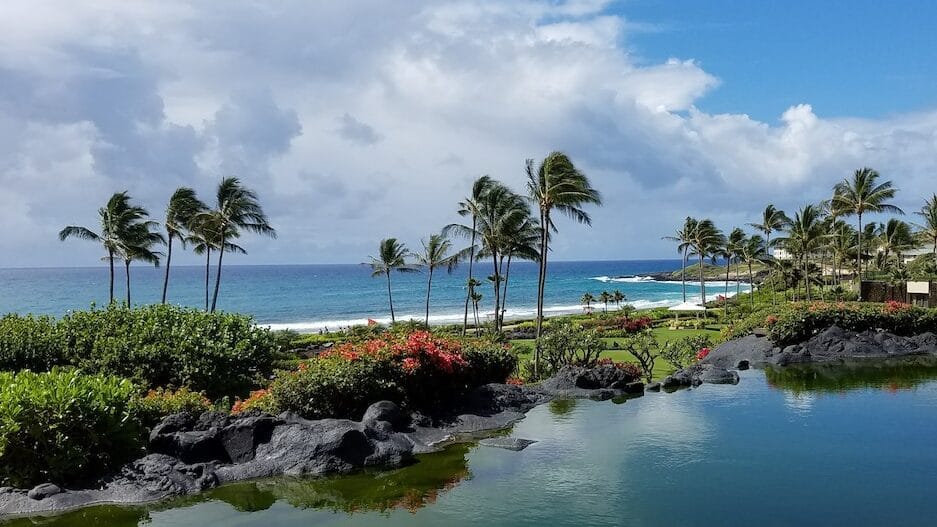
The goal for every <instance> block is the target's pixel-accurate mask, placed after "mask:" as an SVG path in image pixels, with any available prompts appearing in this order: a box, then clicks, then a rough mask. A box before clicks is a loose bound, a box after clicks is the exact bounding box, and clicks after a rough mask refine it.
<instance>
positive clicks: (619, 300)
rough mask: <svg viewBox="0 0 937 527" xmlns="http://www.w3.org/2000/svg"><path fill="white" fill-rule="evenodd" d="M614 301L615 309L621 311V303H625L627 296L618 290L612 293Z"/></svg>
mask: <svg viewBox="0 0 937 527" xmlns="http://www.w3.org/2000/svg"><path fill="white" fill-rule="evenodd" d="M612 300H614V301H615V307H616V308H617V309H621V303H622V302H624V301H625V294H624V293H622V292H621V291H619V290H618V289H616V290H614V291H612Z"/></svg>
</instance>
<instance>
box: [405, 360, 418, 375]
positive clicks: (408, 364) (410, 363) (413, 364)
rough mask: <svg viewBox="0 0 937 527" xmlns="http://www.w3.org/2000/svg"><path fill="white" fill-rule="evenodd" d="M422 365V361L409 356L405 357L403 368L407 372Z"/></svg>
mask: <svg viewBox="0 0 937 527" xmlns="http://www.w3.org/2000/svg"><path fill="white" fill-rule="evenodd" d="M419 367H420V361H418V360H416V359H414V358H413V357H407V358H405V359H403V369H404V371H407V372H412V371H415V370H416V369H417V368H419Z"/></svg>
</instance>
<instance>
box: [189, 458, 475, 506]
mask: <svg viewBox="0 0 937 527" xmlns="http://www.w3.org/2000/svg"><path fill="white" fill-rule="evenodd" d="M470 448H471V445H468V444H456V445H452V446H450V447H449V448H447V449H445V450H444V451H442V452H436V453H432V454H426V455H422V456H419V457H418V461H417V462H416V463H414V464H413V465H410V466H407V467H404V468H401V469H397V470H391V471H372V470H368V471H362V472H358V473H355V474H351V475H348V476H341V477H334V478H321V479H298V478H277V479H271V480H262V481H256V482H250V483H235V484H232V485H226V486H224V487H220V488H218V489H216V490H213V491H211V492H209V493H208V494H207V495H206V497H207V498H208V499H217V500H221V501H225V502H227V503H229V504H231V505H232V506H233V507H234V508H236V509H238V510H251V511H255V510H263V509H266V508H269V507H270V506H271V505H273V503H274V501H276V500H283V501H286V502H287V503H289V504H290V505H292V506H294V507H297V508H311V509H328V510H333V511H340V512H369V511H381V512H384V511H389V510H393V509H399V508H402V509H407V510H410V511H416V510H417V509H420V508H421V507H424V506H425V505H428V504H430V503H433V502H435V501H436V499H437V498H438V496H439V495H440V494H441V493H443V492H445V491H446V490H449V489H451V488H453V487H455V486H456V485H457V484H458V483H459V482H460V481H462V480H463V479H466V478H467V477H469V476H470V474H469V470H468V463H467V460H466V454H468V452H469V449H470Z"/></svg>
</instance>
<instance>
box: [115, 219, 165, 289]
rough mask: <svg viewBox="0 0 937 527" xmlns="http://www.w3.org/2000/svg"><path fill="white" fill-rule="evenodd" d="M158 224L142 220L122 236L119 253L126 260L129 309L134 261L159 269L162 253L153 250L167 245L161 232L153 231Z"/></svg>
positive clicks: (128, 228)
mask: <svg viewBox="0 0 937 527" xmlns="http://www.w3.org/2000/svg"><path fill="white" fill-rule="evenodd" d="M143 217H144V218H145V217H146V211H143ZM157 225H158V224H157V223H156V222H155V221H151V220H144V219H140V220H139V221H137V222H135V223H133V224H131V225H128V226H127V229H126V230H125V231H124V233H123V235H122V236H121V240H120V245H119V253H120V256H121V258H123V260H124V271H125V272H126V277H127V307H128V308H129V307H130V305H131V304H130V264H131V263H132V262H133V261H134V260H139V261H142V262H147V263H151V264H153V265H154V266H155V267H159V257H160V255H161V253H159V252H156V251H154V250H153V246H154V245H160V244H164V243H166V239H165V238H163V235H162V234H160V233H159V232H156V231H154V230H152V229H154V228H156V227H157Z"/></svg>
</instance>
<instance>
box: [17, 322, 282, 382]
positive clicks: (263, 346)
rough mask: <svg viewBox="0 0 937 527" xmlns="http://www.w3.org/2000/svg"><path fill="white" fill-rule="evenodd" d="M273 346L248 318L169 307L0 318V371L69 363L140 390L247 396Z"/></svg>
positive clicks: (269, 361)
mask: <svg viewBox="0 0 937 527" xmlns="http://www.w3.org/2000/svg"><path fill="white" fill-rule="evenodd" d="M276 351H277V345H276V342H275V340H274V338H273V336H272V334H271V332H270V331H269V330H267V329H263V328H258V327H256V326H254V324H253V321H252V320H251V319H250V317H246V316H242V315H235V314H225V313H205V312H203V311H200V310H196V309H187V308H181V307H174V306H169V305H151V306H146V307H140V308H134V309H128V308H125V307H120V306H117V305H113V304H112V305H110V306H109V307H107V308H106V309H94V308H92V309H91V310H89V311H77V312H74V313H70V314H68V315H66V316H64V317H62V318H61V319H60V320H58V321H54V320H52V319H49V318H46V317H38V318H37V317H30V316H27V317H21V316H18V315H7V316H5V317H4V318H3V319H0V369H3V370H20V369H26V368H29V369H34V370H37V371H45V370H48V369H50V368H51V367H52V366H55V365H73V366H77V367H79V368H80V369H82V370H83V371H85V372H88V373H105V374H112V375H118V376H121V377H126V378H130V379H133V380H134V382H136V383H137V384H138V385H140V386H141V387H144V388H156V387H160V386H172V387H183V386H186V387H189V388H191V389H193V390H196V391H202V392H205V393H206V394H207V395H208V396H210V397H217V396H221V395H228V394H234V395H236V394H241V393H245V394H246V393H247V392H248V391H249V390H250V389H251V388H253V387H256V386H257V385H258V384H260V383H261V382H263V379H265V378H267V377H269V375H270V374H271V372H272V368H273V360H274V359H275V355H276Z"/></svg>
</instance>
